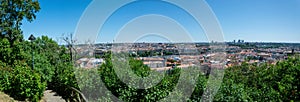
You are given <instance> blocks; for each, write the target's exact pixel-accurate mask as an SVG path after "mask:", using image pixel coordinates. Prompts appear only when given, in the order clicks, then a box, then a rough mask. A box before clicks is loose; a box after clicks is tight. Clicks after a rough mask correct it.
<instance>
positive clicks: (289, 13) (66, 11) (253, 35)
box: [22, 0, 300, 43]
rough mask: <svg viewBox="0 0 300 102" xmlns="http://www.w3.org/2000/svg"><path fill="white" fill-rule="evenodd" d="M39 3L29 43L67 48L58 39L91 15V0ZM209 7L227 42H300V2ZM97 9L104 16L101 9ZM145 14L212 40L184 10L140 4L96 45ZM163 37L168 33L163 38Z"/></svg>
mask: <svg viewBox="0 0 300 102" xmlns="http://www.w3.org/2000/svg"><path fill="white" fill-rule="evenodd" d="M148 1H150V0H148ZM39 2H40V6H41V10H40V12H38V13H37V19H36V20H34V21H33V22H31V23H29V22H27V21H23V25H22V30H23V33H24V38H25V39H27V38H28V37H29V35H30V34H34V35H35V36H37V37H39V36H42V35H46V36H49V37H51V38H53V39H54V40H56V41H58V42H59V43H62V41H61V40H59V39H60V37H62V36H63V35H64V34H65V35H66V34H70V33H75V32H76V30H77V29H78V24H79V21H80V20H81V19H84V18H83V17H82V16H83V14H84V13H85V12H87V11H86V10H87V8H88V7H89V5H90V3H91V2H92V0H39ZM206 2H207V4H208V5H209V6H210V8H211V10H212V11H213V13H214V14H215V16H216V18H217V20H218V22H219V24H220V27H221V28H222V30H223V35H224V39H225V41H233V40H238V39H242V40H245V41H247V42H296V43H300V29H299V28H300V0H206ZM191 3H192V2H191ZM138 7H139V8H138ZM93 10H95V11H97V10H100V11H101V9H93ZM199 12H201V10H199ZM146 14H157V15H163V16H161V18H159V16H153V17H157V19H165V18H168V17H169V19H170V22H171V24H173V23H174V24H175V23H179V24H180V25H181V26H182V27H184V28H185V31H187V32H188V33H190V34H191V38H193V39H194V41H197V42H206V41H208V40H207V36H206V35H205V32H204V30H203V28H201V25H199V24H197V23H195V22H196V21H195V20H194V19H193V17H192V16H190V15H189V14H188V13H187V12H184V11H183V10H182V9H179V8H178V7H176V6H172V5H167V4H161V3H156V2H139V3H135V4H132V5H129V6H125V7H122V8H120V10H118V11H116V12H115V13H114V14H112V15H111V16H110V18H109V19H108V20H107V21H106V22H105V26H103V29H104V30H101V31H99V33H98V36H97V37H98V38H97V42H112V41H113V40H114V39H115V38H116V36H117V35H118V33H120V31H123V30H122V29H121V28H124V25H131V24H134V21H143V20H140V19H143V17H140V19H137V18H135V17H138V16H142V15H146ZM96 15H101V14H96ZM120 18H122V19H120ZM148 18H149V17H148ZM145 20H146V19H145ZM148 20H149V21H148V22H147V23H146V24H149V25H150V23H152V22H151V19H148ZM153 22H154V21H153ZM172 22H173V23H172ZM164 23H166V22H155V24H156V25H162V26H155V25H154V24H153V26H152V27H153V28H156V29H152V30H157V29H159V28H164V27H165V26H163V24H164ZM139 24H140V25H135V26H133V27H137V26H140V27H137V28H141V27H151V26H148V25H146V24H145V23H144V24H143V25H141V24H142V23H139ZM125 28H126V27H125ZM127 28H130V27H127ZM171 28H172V27H170V29H171ZM173 28H174V30H169V33H176V32H177V29H175V26H174V27H173ZM120 29H121V30H120ZM164 29H168V28H164ZM139 30H140V29H139ZM142 30H144V29H142ZM124 31H126V30H124ZM131 31H132V32H130V33H140V32H138V29H136V30H131ZM162 32H164V31H161V32H159V33H162ZM178 32H179V31H178ZM171 36H173V35H171ZM125 37H126V36H125ZM147 37H148V38H147ZM151 37H153V38H151ZM167 39H168V37H161V38H159V37H157V36H156V37H155V36H146V37H141V39H138V41H161V42H169V41H163V40H167ZM175 39H176V38H175Z"/></svg>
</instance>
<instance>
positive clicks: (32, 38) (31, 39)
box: [28, 34, 35, 69]
mask: <svg viewBox="0 0 300 102" xmlns="http://www.w3.org/2000/svg"><path fill="white" fill-rule="evenodd" d="M28 40H30V41H31V46H32V48H31V49H32V50H31V54H32V69H34V57H33V54H34V53H33V52H34V51H33V41H34V40H35V37H34V36H33V35H32V34H31V35H30V37H29V38H28Z"/></svg>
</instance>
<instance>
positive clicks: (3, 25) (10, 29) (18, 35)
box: [0, 0, 40, 45]
mask: <svg viewBox="0 0 300 102" xmlns="http://www.w3.org/2000/svg"><path fill="white" fill-rule="evenodd" d="M39 10H40V6H39V3H38V1H37V0H1V1H0V32H1V34H0V38H4V37H6V38H8V40H9V42H10V44H11V45H12V44H13V42H14V41H21V40H22V39H23V36H22V31H21V29H20V26H21V25H22V20H23V19H24V18H25V19H27V20H28V21H29V22H31V21H33V20H34V19H35V18H36V15H35V13H37V12H38V11H39Z"/></svg>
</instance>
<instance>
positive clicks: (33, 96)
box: [0, 63, 46, 102]
mask: <svg viewBox="0 0 300 102" xmlns="http://www.w3.org/2000/svg"><path fill="white" fill-rule="evenodd" d="M0 79H1V81H0V83H1V86H0V87H2V88H1V90H2V91H3V92H5V93H7V94H9V95H10V96H11V97H13V98H14V99H17V100H21V101H24V100H29V101H35V102H36V101H39V100H40V99H41V97H42V96H43V92H44V90H45V88H46V83H43V82H41V77H40V75H39V74H38V73H36V72H33V71H32V70H31V68H29V67H28V66H27V65H26V64H25V65H24V64H19V63H16V64H15V66H13V67H9V66H6V67H2V68H0Z"/></svg>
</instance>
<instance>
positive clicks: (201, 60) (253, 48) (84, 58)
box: [75, 40, 300, 70]
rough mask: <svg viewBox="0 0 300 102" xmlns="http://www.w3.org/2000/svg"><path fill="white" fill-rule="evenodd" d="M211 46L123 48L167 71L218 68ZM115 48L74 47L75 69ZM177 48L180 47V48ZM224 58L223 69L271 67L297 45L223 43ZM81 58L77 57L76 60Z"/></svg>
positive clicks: (97, 63)
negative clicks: (75, 56)
mask: <svg viewBox="0 0 300 102" xmlns="http://www.w3.org/2000/svg"><path fill="white" fill-rule="evenodd" d="M212 44H213V43H134V44H124V46H125V47H126V49H125V50H124V49H123V50H121V49H119V51H126V52H128V53H129V54H130V55H134V56H135V58H136V59H138V60H142V61H143V63H144V64H145V65H148V66H149V67H150V68H152V69H153V70H162V69H164V70H165V69H170V68H172V66H174V65H177V67H188V66H193V65H202V66H205V65H206V66H211V65H213V64H218V62H217V61H213V60H211V59H210V58H212V57H214V56H215V55H216V53H214V52H213V51H212V50H211V45H212ZM118 45H119V44H112V43H104V44H95V45H93V46H92V47H88V48H87V46H88V45H79V46H76V47H75V48H76V53H78V56H77V57H79V58H77V59H78V60H76V65H78V66H79V67H81V68H95V67H97V66H100V65H101V63H104V61H105V60H104V59H102V58H101V56H104V55H105V53H107V52H109V51H112V50H114V51H116V47H117V46H118ZM180 46H181V47H180ZM223 52H224V54H226V57H225V59H226V61H225V67H232V66H239V65H241V64H242V63H248V64H253V63H258V64H259V63H269V64H273V65H275V64H276V63H277V62H278V61H282V60H285V59H287V58H288V56H291V55H297V54H299V53H300V44H298V43H258V42H244V40H238V42H236V41H235V40H234V41H233V42H227V43H226V48H225V49H223ZM80 56H81V57H80Z"/></svg>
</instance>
